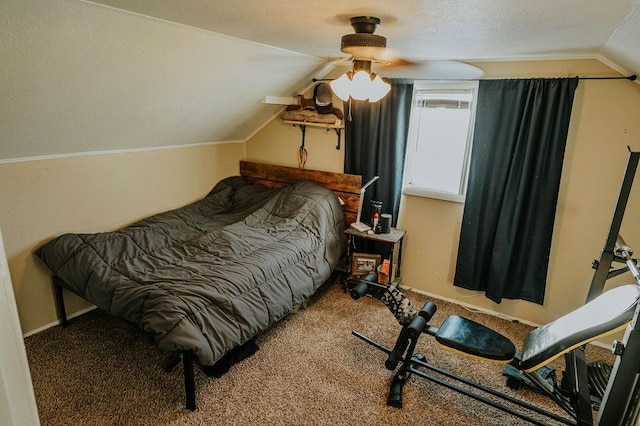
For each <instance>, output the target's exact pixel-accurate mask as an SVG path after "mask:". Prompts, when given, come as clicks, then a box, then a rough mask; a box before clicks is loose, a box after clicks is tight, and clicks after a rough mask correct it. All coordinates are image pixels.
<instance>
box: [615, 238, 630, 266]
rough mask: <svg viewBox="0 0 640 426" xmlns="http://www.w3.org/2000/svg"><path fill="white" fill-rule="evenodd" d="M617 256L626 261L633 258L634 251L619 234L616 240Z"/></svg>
mask: <svg viewBox="0 0 640 426" xmlns="http://www.w3.org/2000/svg"><path fill="white" fill-rule="evenodd" d="M615 254H616V256H620V257H622V258H624V259H625V260H626V259H628V258H630V257H631V256H633V249H632V248H631V247H629V246H628V245H627V243H626V242H625V241H624V239H623V238H622V235H620V234H618V238H616V243H615Z"/></svg>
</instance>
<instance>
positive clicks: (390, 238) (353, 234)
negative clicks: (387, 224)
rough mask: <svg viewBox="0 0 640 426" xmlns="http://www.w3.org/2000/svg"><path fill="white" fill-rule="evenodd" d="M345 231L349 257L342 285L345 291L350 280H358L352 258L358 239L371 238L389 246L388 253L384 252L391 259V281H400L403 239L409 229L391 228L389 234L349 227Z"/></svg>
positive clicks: (396, 282)
mask: <svg viewBox="0 0 640 426" xmlns="http://www.w3.org/2000/svg"><path fill="white" fill-rule="evenodd" d="M344 233H345V234H346V235H347V253H346V255H347V257H346V265H345V267H346V268H345V269H346V274H344V275H343V279H342V285H343V288H344V289H345V291H346V290H347V288H348V286H349V282H350V281H354V282H355V281H356V280H355V279H354V277H353V276H352V270H351V269H352V260H353V247H352V246H353V243H354V242H356V241H357V240H370V241H375V242H378V243H382V244H383V245H384V246H385V247H386V248H388V251H387V253H385V254H383V257H384V256H387V257H386V258H388V259H389V274H390V277H389V278H390V280H389V282H393V283H395V284H396V285H397V284H398V283H399V282H400V278H401V274H400V263H401V261H402V240H403V239H404V237H405V235H406V234H407V231H405V230H404V229H398V228H391V232H390V233H388V234H368V233H367V232H360V231H357V230H356V229H354V228H347V229H346V230H345V231H344ZM396 247H397V249H398V250H397V251H398V254H397V259H394V255H395V252H396Z"/></svg>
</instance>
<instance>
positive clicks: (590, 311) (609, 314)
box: [519, 284, 640, 372]
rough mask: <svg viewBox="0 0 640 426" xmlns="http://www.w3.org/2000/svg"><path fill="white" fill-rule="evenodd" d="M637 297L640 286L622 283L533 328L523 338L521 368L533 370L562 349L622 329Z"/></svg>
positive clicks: (527, 370) (574, 346)
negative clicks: (584, 303)
mask: <svg viewBox="0 0 640 426" xmlns="http://www.w3.org/2000/svg"><path fill="white" fill-rule="evenodd" d="M639 300H640V287H639V286H638V285H636V284H629V285H624V286H621V287H617V288H614V289H612V290H609V291H607V292H605V293H603V294H601V295H600V296H598V297H596V298H595V299H593V300H592V301H591V302H589V303H587V304H586V305H584V306H582V307H580V308H578V309H576V310H575V311H573V312H570V313H568V314H567V315H565V316H563V317H560V318H558V319H557V320H555V321H553V322H550V323H549V324H546V325H543V326H541V327H538V328H536V329H535V330H533V331H531V332H530V333H529V335H528V336H527V338H526V339H525V342H524V347H523V350H522V361H521V362H520V365H519V367H520V369H522V370H524V371H526V372H532V371H534V370H537V369H538V368H539V367H542V366H543V365H545V364H547V363H549V362H551V361H552V360H554V359H555V358H557V357H558V356H560V355H562V354H564V353H565V352H568V351H570V350H572V349H574V348H576V347H578V346H582V345H584V344H586V343H588V342H590V341H592V340H595V339H598V338H600V337H602V336H605V335H607V334H611V333H613V332H616V331H618V330H620V329H623V328H624V327H625V326H626V324H627V323H628V322H629V321H631V319H632V318H633V313H634V312H635V309H636V305H637V304H638V301H639Z"/></svg>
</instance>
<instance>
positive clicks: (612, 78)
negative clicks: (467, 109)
mask: <svg viewBox="0 0 640 426" xmlns="http://www.w3.org/2000/svg"><path fill="white" fill-rule="evenodd" d="M527 78H535V77H527ZM541 78H551V77H541ZM575 78H577V79H578V80H629V81H635V80H636V79H637V78H638V76H637V75H636V74H631V75H628V76H620V77H580V76H576V77H575ZM331 80H332V79H330V78H314V79H312V81H313V82H314V83H316V82H318V81H331ZM414 80H430V79H429V78H425V79H419V78H416V79H414ZM431 80H440V81H472V80H496V79H494V78H489V79H487V78H475V79H462V78H460V79H458V78H437V79H431Z"/></svg>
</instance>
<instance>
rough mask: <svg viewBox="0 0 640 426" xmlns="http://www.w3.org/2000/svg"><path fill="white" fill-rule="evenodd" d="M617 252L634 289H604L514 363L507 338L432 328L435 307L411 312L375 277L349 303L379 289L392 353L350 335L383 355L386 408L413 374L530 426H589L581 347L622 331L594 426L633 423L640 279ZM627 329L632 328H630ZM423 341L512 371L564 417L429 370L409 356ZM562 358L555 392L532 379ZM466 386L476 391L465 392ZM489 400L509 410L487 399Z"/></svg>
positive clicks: (534, 337) (461, 325) (537, 337)
mask: <svg viewBox="0 0 640 426" xmlns="http://www.w3.org/2000/svg"><path fill="white" fill-rule="evenodd" d="M619 242H620V243H621V241H619ZM618 251H619V252H620V253H621V254H622V255H624V256H627V257H629V259H628V261H627V264H628V267H629V270H631V271H632V273H633V274H634V277H635V278H636V280H637V281H638V284H628V285H623V286H620V287H617V288H614V289H612V290H609V291H607V292H605V293H603V294H601V295H600V296H598V297H596V298H595V299H593V300H592V301H590V302H589V303H587V304H586V305H584V306H582V307H580V308H578V309H576V310H575V311H573V312H571V313H569V314H567V315H565V316H563V317H561V318H559V319H557V320H555V321H553V322H551V323H549V324H546V325H544V326H541V327H538V328H536V329H534V330H532V331H531V332H530V333H529V334H528V336H527V338H526V340H525V342H524V346H523V351H522V354H521V355H519V356H516V348H515V345H514V344H513V343H512V342H511V341H510V340H509V339H508V338H506V337H505V336H503V335H501V334H500V333H498V332H496V331H494V330H491V329H489V328H487V327H485V326H483V325H481V324H479V323H476V322H474V321H472V320H469V319H466V318H464V317H460V316H455V315H454V316H449V317H447V318H446V319H445V320H444V322H443V323H442V325H440V327H435V326H433V325H430V324H429V321H430V320H431V318H432V317H433V315H434V314H435V312H436V310H437V307H436V305H435V304H434V303H433V302H431V301H429V302H427V303H425V305H424V306H423V307H422V309H420V310H419V311H417V310H416V309H415V308H414V307H413V305H412V304H411V302H410V300H409V299H408V298H407V297H406V296H405V295H404V294H403V293H402V291H401V290H399V289H398V288H396V287H394V286H392V285H381V284H378V283H376V282H375V275H374V274H371V275H369V276H367V277H366V278H365V279H364V280H362V281H360V282H359V283H358V284H357V285H356V286H355V287H354V288H353V289H351V291H350V294H351V297H352V298H353V299H359V298H360V297H362V296H363V295H364V294H370V293H372V289H377V290H378V293H379V294H380V299H381V301H382V302H383V303H384V304H385V305H386V306H387V307H388V308H389V310H390V311H391V312H392V313H393V315H394V316H395V317H396V320H397V321H398V322H399V323H400V325H401V326H402V329H401V331H400V334H399V336H398V339H397V340H396V343H395V345H394V347H393V349H388V348H386V347H384V346H382V345H380V344H378V343H377V342H375V341H373V340H371V339H369V338H368V337H366V336H364V335H362V334H360V333H357V332H353V335H354V336H356V337H358V338H360V339H361V340H363V341H365V342H367V343H369V344H370V345H372V346H374V347H375V348H377V349H380V350H382V351H383V352H385V353H386V354H387V360H386V361H385V363H384V364H385V367H386V368H387V369H389V370H391V371H395V374H394V376H393V379H392V382H391V389H390V391H389V396H388V398H387V405H389V406H392V407H396V408H402V389H403V387H404V386H405V384H406V383H407V380H408V379H409V377H410V376H411V375H416V376H419V377H422V378H425V379H427V380H430V381H432V382H435V383H438V384H440V385H444V386H446V387H448V388H450V389H452V390H454V391H457V392H460V393H462V394H464V395H466V396H468V397H471V398H473V399H476V400H478V401H480V402H483V403H485V404H488V405H490V406H492V407H494V408H497V409H500V410H502V411H505V412H507V413H509V414H511V415H513V416H516V417H519V418H521V419H524V420H527V421H529V422H531V423H533V424H537V425H546V424H547V423H545V422H544V421H542V420H540V419H538V418H535V417H532V416H531V412H536V413H538V414H541V415H542V416H544V417H546V418H548V419H551V420H553V421H556V422H560V423H564V424H567V425H581V426H582V425H593V424H594V421H593V412H592V408H591V401H590V395H589V387H588V376H587V364H586V361H585V356H584V345H585V344H586V343H588V342H590V341H592V340H595V339H598V338H600V337H603V336H605V335H608V334H611V333H614V332H616V331H620V330H623V329H625V328H626V329H627V332H626V333H625V337H624V339H623V341H622V342H617V343H616V344H615V345H614V353H615V354H616V356H617V358H618V359H617V361H616V364H615V366H614V369H613V371H612V373H611V376H610V379H609V382H608V384H607V390H606V392H605V397H604V399H603V402H602V405H601V408H600V410H599V412H598V417H597V419H596V423H595V424H599V425H606V426H609V425H622V424H632V423H625V421H626V419H630V418H632V417H633V416H634V413H633V412H632V411H633V410H636V411H637V408H633V407H632V405H633V404H632V403H633V402H634V398H633V395H634V393H635V386H636V385H637V376H638V368H639V366H640V334H639V333H640V330H639V329H638V328H639V327H640V325H638V324H637V320H638V315H639V312H638V309H639V308H638V307H639V306H640V303H639V302H640V275H639V274H638V270H637V264H638V261H637V259H631V258H630V255H631V253H632V252H631V251H630V249H629V248H628V247H627V246H626V245H622V244H621V245H620V246H619V248H618ZM374 293H375V292H374ZM630 323H631V325H628V324H630ZM423 334H427V335H430V336H433V337H435V340H436V343H437V344H438V345H439V346H441V347H443V348H445V349H449V350H452V351H454V352H457V353H460V354H463V355H466V356H470V357H473V358H476V359H482V360H486V361H492V362H497V363H502V364H510V365H512V366H513V367H515V368H517V369H518V370H519V371H521V372H522V374H523V375H524V376H525V377H526V378H528V379H529V380H530V381H531V383H532V386H533V387H534V388H535V389H536V390H538V391H539V392H541V393H543V394H545V395H547V396H548V397H549V398H551V400H553V401H554V402H555V403H556V404H557V405H559V406H560V407H561V408H562V409H563V410H564V411H565V412H566V413H567V415H568V417H563V416H559V415H557V414H555V413H552V412H549V411H546V410H544V409H542V408H540V407H537V406H534V405H532V404H529V403H527V402H525V401H522V400H520V399H517V398H514V397H511V396H509V395H506V394H503V393H501V392H499V391H496V390H494V389H491V388H489V387H487V386H484V385H481V384H479V383H476V382H474V381H472V380H469V379H466V378H464V377H461V376H458V375H456V374H453V373H451V372H448V371H446V370H444V369H441V368H438V367H436V366H434V365H432V364H429V363H427V362H426V358H425V357H424V355H422V354H416V353H415V348H416V344H417V342H418V339H419V338H420V336H421V335H423ZM562 355H564V356H565V362H566V371H565V379H566V380H565V381H564V382H565V383H563V386H562V387H561V386H560V385H559V384H558V383H549V381H548V380H547V379H546V378H543V377H542V376H540V375H539V374H538V370H539V369H540V368H541V367H543V366H545V365H547V364H548V363H550V362H551V361H553V360H554V359H556V358H558V357H559V356H562ZM398 365H400V367H399V368H398ZM431 373H436V374H437V375H434V374H431ZM630 373H633V374H630ZM442 376H444V377H445V378H444V379H443V378H442ZM455 382H460V383H463V384H465V385H467V387H461V386H460V385H459V384H456V383H455ZM469 387H471V388H474V389H475V390H469ZM489 395H491V396H493V397H497V398H500V399H502V400H503V401H505V402H508V403H511V405H507V404H506V403H501V402H497V401H495V399H490V398H489ZM514 404H515V405H517V406H519V409H514V408H513V405H514Z"/></svg>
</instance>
